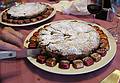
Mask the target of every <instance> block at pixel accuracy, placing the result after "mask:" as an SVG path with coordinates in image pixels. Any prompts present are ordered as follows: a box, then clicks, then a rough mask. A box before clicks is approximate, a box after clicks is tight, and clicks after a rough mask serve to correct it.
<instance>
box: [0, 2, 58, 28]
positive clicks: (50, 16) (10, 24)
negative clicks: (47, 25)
mask: <svg viewBox="0 0 120 83" xmlns="http://www.w3.org/2000/svg"><path fill="white" fill-rule="evenodd" d="M44 4H46V5H49V6H50V7H52V8H54V7H53V6H52V5H50V4H49V3H44ZM6 10H7V9H6ZM6 10H4V11H3V12H1V14H0V23H1V24H4V25H8V26H29V25H34V24H38V23H41V22H44V21H46V20H48V19H50V18H52V17H53V16H54V15H55V14H56V10H55V8H54V10H53V12H52V13H51V14H50V15H49V16H48V17H47V18H45V19H42V20H40V21H36V22H31V23H27V24H13V23H7V22H3V21H2V15H3V13H4V12H5V11H6Z"/></svg>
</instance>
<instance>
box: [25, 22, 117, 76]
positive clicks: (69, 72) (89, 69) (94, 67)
mask: <svg viewBox="0 0 120 83" xmlns="http://www.w3.org/2000/svg"><path fill="white" fill-rule="evenodd" d="M61 21H62V22H63V23H64V22H66V21H78V22H82V23H86V24H91V25H95V26H99V25H97V24H92V23H88V22H85V21H81V20H60V21H54V22H51V23H48V24H51V25H52V24H55V23H57V22H61ZM48 24H45V25H48ZM45 25H43V26H45ZM43 26H40V27H38V28H36V29H35V30H33V31H32V32H31V33H30V34H29V35H28V36H27V37H26V39H25V41H24V46H25V47H26V48H28V42H27V41H28V40H29V39H30V37H31V36H32V35H33V33H34V32H36V31H38V29H40V28H42V27H43ZM99 27H100V29H101V30H103V32H104V33H105V34H106V35H107V37H108V41H109V45H110V49H109V50H108V51H107V54H106V55H105V56H104V57H102V59H101V60H100V61H99V62H95V63H94V64H93V65H91V66H84V68H81V69H74V68H73V67H72V65H70V68H69V69H60V68H58V64H57V65H56V66H55V67H49V66H46V65H45V64H40V63H38V62H36V59H35V58H32V57H27V59H28V60H29V61H30V62H31V63H32V64H33V65H35V66H37V67H38V68H40V69H42V70H45V71H48V72H51V73H56V74H62V75H77V74H84V73H88V72H92V71H95V70H98V69H100V68H102V67H104V66H105V65H107V64H108V63H109V62H110V61H111V60H112V59H113V58H114V56H115V53H116V48H117V46H116V41H115V39H114V38H113V36H112V35H111V34H110V33H109V32H108V31H107V30H106V29H104V28H103V27H101V26H99Z"/></svg>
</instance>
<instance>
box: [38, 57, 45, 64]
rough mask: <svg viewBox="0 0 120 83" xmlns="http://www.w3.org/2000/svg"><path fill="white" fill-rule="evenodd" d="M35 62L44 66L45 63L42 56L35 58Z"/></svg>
mask: <svg viewBox="0 0 120 83" xmlns="http://www.w3.org/2000/svg"><path fill="white" fill-rule="evenodd" d="M37 62H39V63H41V64H44V63H45V56H43V55H39V56H38V57H37Z"/></svg>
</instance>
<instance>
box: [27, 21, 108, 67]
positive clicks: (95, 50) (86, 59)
mask: <svg viewBox="0 0 120 83" xmlns="http://www.w3.org/2000/svg"><path fill="white" fill-rule="evenodd" d="M28 42H29V43H28V48H29V49H30V48H41V50H40V52H41V54H39V55H38V57H37V61H38V62H40V63H42V64H43V63H45V64H46V65H47V66H50V67H54V66H55V65H56V63H58V64H59V66H58V67H59V68H61V69H69V68H70V64H72V66H73V68H75V69H80V68H83V67H84V66H91V65H93V64H94V63H95V62H99V61H100V60H101V58H102V57H104V56H105V55H106V53H107V51H108V50H109V42H108V37H107V36H106V34H105V33H104V32H103V31H102V30H101V29H100V27H99V26H96V25H91V24H87V23H83V22H79V21H74V20H72V21H58V22H55V23H54V22H53V23H50V24H47V25H45V26H43V27H41V28H40V29H39V30H38V31H36V32H34V33H33V36H32V37H31V38H30V39H29V40H28Z"/></svg>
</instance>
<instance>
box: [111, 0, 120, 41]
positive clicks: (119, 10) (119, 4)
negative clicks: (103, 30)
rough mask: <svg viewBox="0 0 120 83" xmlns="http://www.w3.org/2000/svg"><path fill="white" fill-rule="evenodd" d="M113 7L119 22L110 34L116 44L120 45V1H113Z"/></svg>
mask: <svg viewBox="0 0 120 83" xmlns="http://www.w3.org/2000/svg"><path fill="white" fill-rule="evenodd" d="M111 7H112V11H113V13H114V18H115V19H117V22H116V24H115V26H113V27H111V28H110V29H109V32H110V33H111V34H112V35H113V37H114V38H115V40H116V42H117V43H118V40H119V39H120V34H119V31H120V30H119V29H120V26H119V22H120V0H111Z"/></svg>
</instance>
